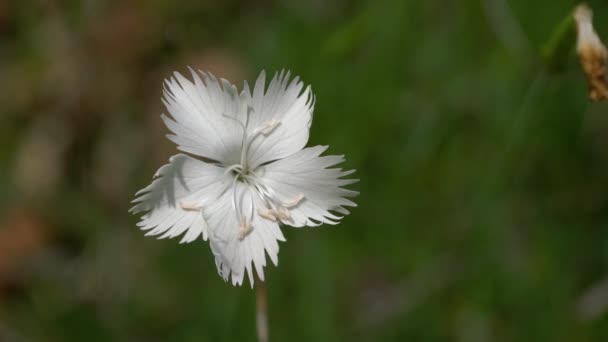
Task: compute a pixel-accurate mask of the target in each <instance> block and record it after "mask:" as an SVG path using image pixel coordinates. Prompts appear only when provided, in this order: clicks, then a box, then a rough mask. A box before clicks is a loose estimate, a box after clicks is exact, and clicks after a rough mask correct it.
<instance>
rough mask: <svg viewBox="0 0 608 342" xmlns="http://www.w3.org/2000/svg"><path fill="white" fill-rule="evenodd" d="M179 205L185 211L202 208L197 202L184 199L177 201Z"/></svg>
mask: <svg viewBox="0 0 608 342" xmlns="http://www.w3.org/2000/svg"><path fill="white" fill-rule="evenodd" d="M179 207H180V208H182V210H185V211H201V209H203V207H202V206H201V205H199V204H197V203H194V202H186V201H181V202H179Z"/></svg>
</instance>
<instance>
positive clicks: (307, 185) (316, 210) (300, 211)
mask: <svg viewBox="0 0 608 342" xmlns="http://www.w3.org/2000/svg"><path fill="white" fill-rule="evenodd" d="M326 149H327V146H315V147H309V148H305V149H303V150H301V151H299V152H297V153H295V154H293V155H291V156H289V157H287V158H284V159H281V160H277V161H275V162H272V163H270V164H268V165H266V166H264V171H263V176H262V181H261V182H262V183H263V184H264V186H265V187H266V188H269V189H272V192H273V193H274V195H275V196H276V198H277V199H278V200H279V201H280V202H282V203H290V202H291V203H293V204H292V205H291V206H290V208H288V209H289V213H290V218H289V219H287V220H282V222H283V223H285V224H287V225H290V226H293V227H302V226H318V225H320V224H322V223H328V224H337V223H338V221H339V220H340V219H341V218H342V216H338V215H336V214H334V213H332V211H333V212H337V213H340V214H344V215H346V214H348V213H349V212H348V210H346V208H344V206H351V207H356V206H357V205H356V204H355V203H354V202H352V201H350V200H348V199H346V197H353V196H356V195H358V192H356V191H351V190H347V189H343V188H341V187H342V186H345V185H348V184H352V183H356V182H357V181H358V179H341V178H342V177H344V176H347V175H350V174H351V173H353V172H354V170H351V171H342V169H340V168H329V167H331V166H334V165H336V164H340V163H342V162H343V161H344V156H323V157H320V155H321V153H323V151H325V150H326Z"/></svg>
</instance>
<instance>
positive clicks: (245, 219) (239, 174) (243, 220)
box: [224, 106, 288, 240]
mask: <svg viewBox="0 0 608 342" xmlns="http://www.w3.org/2000/svg"><path fill="white" fill-rule="evenodd" d="M253 111H254V109H253V107H251V106H248V107H247V113H246V115H245V122H242V121H241V120H239V119H238V118H236V117H232V116H228V115H225V114H224V117H226V118H227V119H230V120H234V121H235V122H236V123H237V124H238V125H239V126H240V127H241V129H242V131H243V136H242V139H241V158H240V161H239V163H238V164H233V165H230V166H228V167H226V171H225V173H226V174H228V173H230V174H231V175H232V176H233V177H234V180H233V182H232V189H231V190H232V206H233V208H234V210H235V213H236V218H237V221H238V222H239V232H238V237H239V240H242V239H244V238H245V237H246V236H247V235H248V234H249V233H250V232H251V231H252V230H253V227H252V226H251V222H252V221H253V215H254V208H253V198H252V199H250V203H251V204H250V208H246V209H248V210H243V209H244V208H241V201H240V200H239V198H237V197H238V187H239V183H245V184H247V185H249V186H250V187H252V188H253V189H256V190H257V191H256V192H258V195H259V196H260V198H262V199H264V196H263V194H262V193H261V192H260V186H261V182H260V177H259V176H258V174H256V170H254V169H253V168H252V165H251V164H250V163H249V157H250V156H249V151H250V149H251V146H252V145H253V143H254V142H255V141H257V140H258V139H260V138H261V139H263V138H265V137H267V136H268V135H269V134H271V133H272V132H273V131H274V130H275V128H276V127H277V126H278V125H279V124H280V121H277V120H275V119H270V120H268V121H266V122H265V123H264V124H263V125H261V126H259V127H256V128H255V129H253V130H249V129H248V127H249V124H250V120H249V116H250V115H251V113H252V112H253ZM254 167H255V166H254ZM286 218H288V217H286Z"/></svg>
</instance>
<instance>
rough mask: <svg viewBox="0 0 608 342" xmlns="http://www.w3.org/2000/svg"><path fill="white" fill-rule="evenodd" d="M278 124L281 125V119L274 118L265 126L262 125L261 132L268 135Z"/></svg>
mask: <svg viewBox="0 0 608 342" xmlns="http://www.w3.org/2000/svg"><path fill="white" fill-rule="evenodd" d="M278 125H279V121H277V120H275V119H272V120H270V121H268V122H267V123H266V125H265V126H264V127H262V129H261V130H260V132H262V134H264V135H268V134H270V133H272V131H274V129H275V128H276V127H277V126H278Z"/></svg>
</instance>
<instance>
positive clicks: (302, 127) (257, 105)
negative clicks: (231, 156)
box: [243, 71, 314, 168]
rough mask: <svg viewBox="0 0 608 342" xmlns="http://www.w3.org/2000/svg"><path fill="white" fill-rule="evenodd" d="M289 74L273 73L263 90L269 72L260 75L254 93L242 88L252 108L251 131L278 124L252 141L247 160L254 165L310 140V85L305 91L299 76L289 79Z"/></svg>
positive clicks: (295, 150) (312, 99)
mask: <svg viewBox="0 0 608 342" xmlns="http://www.w3.org/2000/svg"><path fill="white" fill-rule="evenodd" d="M289 78H290V73H289V72H287V73H285V72H283V71H281V73H277V74H275V75H274V77H273V79H272V80H271V81H270V85H269V86H268V89H266V91H264V87H265V79H266V74H265V73H264V72H262V73H261V74H260V76H259V77H258V79H257V81H256V83H255V87H254V89H253V95H250V92H249V86H248V85H247V84H245V89H244V91H243V93H244V96H245V97H250V98H249V102H250V106H251V109H253V111H252V112H251V114H250V117H249V124H248V126H247V127H248V130H249V133H250V134H252V133H255V132H256V130H260V129H263V128H264V127H269V125H271V124H272V123H273V122H274V123H276V124H277V126H276V128H273V129H272V132H271V133H268V134H265V135H263V136H259V137H258V138H257V139H255V140H254V141H253V143H252V144H251V148H250V149H249V152H248V156H249V157H248V161H249V164H250V165H251V167H252V168H255V167H257V166H259V165H261V164H264V163H266V162H269V161H273V160H277V159H280V158H284V157H287V156H289V155H291V154H293V153H295V152H297V151H299V150H301V149H302V148H303V147H304V146H305V145H306V143H307V142H308V135H309V130H310V125H311V123H312V112H313V107H314V95H313V94H312V91H311V89H310V86H309V87H307V88H306V89H305V90H304V91H302V88H303V86H304V85H303V83H302V82H301V81H300V80H299V78H298V77H295V78H294V79H293V80H291V81H290V79H289Z"/></svg>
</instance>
